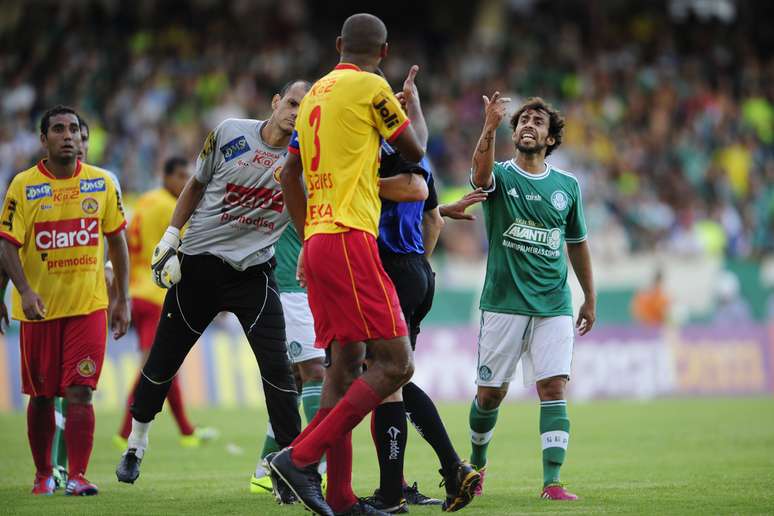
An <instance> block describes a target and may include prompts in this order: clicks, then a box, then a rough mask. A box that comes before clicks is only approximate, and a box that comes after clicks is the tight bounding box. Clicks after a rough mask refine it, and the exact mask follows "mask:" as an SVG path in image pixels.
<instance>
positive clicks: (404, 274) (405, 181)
mask: <svg viewBox="0 0 774 516" xmlns="http://www.w3.org/2000/svg"><path fill="white" fill-rule="evenodd" d="M417 70H418V67H416V66H414V67H412V68H411V70H410V71H409V75H408V77H407V78H406V80H405V81H404V83H403V90H402V91H401V92H399V93H398V94H397V95H396V96H397V97H398V99H399V100H400V101H401V103H402V104H403V105H404V106H406V105H407V104H409V103H416V106H415V107H414V108H413V110H414V111H417V110H419V109H420V107H419V92H418V90H417V87H416V84H415V80H414V79H415V76H416V73H417ZM421 122H422V121H421V120H419V121H418V123H415V124H414V125H415V126H416V127H417V128H418V130H417V133H418V134H420V135H422V137H424V138H425V139H423V140H421V141H422V143H423V144H425V143H426V141H427V140H426V137H427V130H426V127H424V126H421V125H420V124H421ZM381 152H382V156H381V163H380V165H379V178H380V179H379V181H380V184H381V188H380V196H381V197H382V211H381V215H380V220H379V238H378V240H377V243H378V246H379V255H380V257H381V260H382V263H383V264H384V270H385V271H386V272H387V275H388V276H389V277H390V279H391V280H392V281H393V283H394V284H395V289H396V292H397V294H398V299H399V301H400V305H401V309H402V311H403V316H404V318H405V320H406V324H407V325H408V330H409V340H410V342H411V348H412V352H413V351H414V349H415V348H416V343H417V337H418V335H419V329H420V324H421V322H422V320H423V319H424V317H425V316H426V315H427V314H428V312H429V311H430V308H431V307H432V304H433V295H434V293H435V274H434V273H433V270H432V268H431V267H430V264H429V262H428V261H427V259H426V256H427V253H432V251H433V248H434V247H435V243H436V241H437V239H438V233H439V232H440V227H441V225H442V224H443V220H442V219H440V217H441V216H440V208H439V206H438V198H437V195H436V192H435V188H434V180H433V175H432V173H431V168H430V163H429V161H428V160H427V158H423V159H422V160H421V161H420V162H419V163H412V162H410V161H407V160H406V159H404V158H403V157H402V156H401V155H400V153H399V152H397V151H396V150H395V149H393V148H392V147H391V146H390V145H389V144H388V143H386V142H384V143H382V151H381ZM413 183H419V184H421V185H423V186H426V189H427V192H428V194H429V195H428V196H427V198H426V199H425V198H420V199H416V198H411V197H410V196H408V195H405V193H404V192H405V191H406V190H408V189H409V188H410V187H411V185H412V184H413ZM388 184H390V187H389V188H388V187H387V185H388ZM477 195H479V196H483V197H484V198H485V197H486V194H482V193H481V192H477ZM439 220H440V222H439ZM426 233H427V234H426ZM425 241H427V242H428V244H427V246H425ZM407 415H408V417H409V419H410V420H411V422H412V423H413V424H414V426H415V427H416V428H417V431H418V432H419V434H420V435H421V436H422V437H423V438H424V439H425V440H426V441H427V442H428V443H429V444H430V445H431V446H432V447H433V450H434V451H435V452H436V455H437V456H438V458H439V461H440V463H441V470H440V473H441V476H442V477H443V478H444V479H445V480H446V482H445V483H446V485H447V486H448V487H449V489H450V491H448V492H447V496H446V500H445V501H444V502H442V501H441V500H436V499H434V498H429V497H427V496H425V495H423V494H422V493H420V492H419V489H418V488H417V484H416V483H414V485H413V486H409V485H408V484H407V483H406V482H405V480H404V475H403V464H404V456H405V450H406V443H407V435H408V432H407V425H406V416H407ZM371 434H372V437H373V440H374V444H375V445H376V451H377V456H378V458H379V472H380V475H379V488H378V489H377V490H376V492H375V493H374V494H373V496H370V497H368V498H367V500H368V503H369V504H371V505H372V506H374V507H376V508H378V509H380V510H382V511H384V512H388V513H401V512H406V511H407V510H408V508H407V505H440V504H443V510H444V511H447V512H453V511H457V510H460V509H462V508H463V507H465V506H466V505H467V504H468V503H470V501H471V500H472V498H473V490H472V489H470V490H467V491H463V492H462V493H460V492H459V491H458V490H456V489H455V486H456V485H458V484H460V483H461V482H464V481H465V479H468V480H467V481H468V483H471V482H472V481H474V479H476V478H477V477H479V474H478V473H477V472H475V471H474V470H473V468H472V467H471V466H470V465H469V464H466V463H464V462H463V461H461V460H460V458H459V455H457V452H456V451H455V450H454V446H453V445H452V443H451V439H449V436H448V434H447V432H446V428H445V427H444V424H443V421H442V420H441V418H440V415H439V414H438V410H437V409H436V407H435V404H434V403H433V401H432V400H431V399H430V397H429V396H428V395H427V394H426V393H425V392H424V391H423V390H422V389H421V388H420V387H419V386H418V385H416V384H415V383H413V382H408V383H407V384H405V385H404V386H403V387H402V388H401V389H399V390H398V391H397V392H395V393H393V394H391V395H390V396H388V397H387V398H385V400H384V401H383V402H382V403H381V404H380V405H379V406H378V407H376V409H375V410H374V412H373V415H372V420H371ZM448 479H454V481H451V482H449V481H448Z"/></svg>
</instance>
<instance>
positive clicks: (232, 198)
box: [222, 183, 285, 213]
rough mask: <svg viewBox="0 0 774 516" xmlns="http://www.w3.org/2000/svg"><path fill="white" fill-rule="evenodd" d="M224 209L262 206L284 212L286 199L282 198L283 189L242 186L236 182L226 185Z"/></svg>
mask: <svg viewBox="0 0 774 516" xmlns="http://www.w3.org/2000/svg"><path fill="white" fill-rule="evenodd" d="M223 204H224V207H223V210H222V211H228V210H230V209H233V208H237V207H241V208H248V209H251V210H252V209H255V208H262V209H265V210H274V211H276V212H277V213H282V209H283V208H284V207H285V201H284V200H283V198H282V190H272V189H271V188H263V187H251V186H242V185H237V184H234V183H228V184H227V185H226V195H224V196H223Z"/></svg>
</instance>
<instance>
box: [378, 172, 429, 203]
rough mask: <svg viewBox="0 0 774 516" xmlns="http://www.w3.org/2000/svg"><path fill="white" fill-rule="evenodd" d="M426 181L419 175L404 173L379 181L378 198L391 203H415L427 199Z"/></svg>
mask: <svg viewBox="0 0 774 516" xmlns="http://www.w3.org/2000/svg"><path fill="white" fill-rule="evenodd" d="M428 194H429V190H428V188H427V181H425V180H424V179H423V178H422V176H420V175H419V174H414V173H412V172H404V173H402V174H398V175H396V176H392V177H385V178H380V179H379V197H381V198H382V199H387V200H388V201H393V202H415V201H424V200H425V199H427V196H428Z"/></svg>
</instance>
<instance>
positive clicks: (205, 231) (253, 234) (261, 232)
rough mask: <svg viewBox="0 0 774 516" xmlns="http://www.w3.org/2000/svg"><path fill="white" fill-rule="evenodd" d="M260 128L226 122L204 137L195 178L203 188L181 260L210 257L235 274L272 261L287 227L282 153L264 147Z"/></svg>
mask: <svg viewBox="0 0 774 516" xmlns="http://www.w3.org/2000/svg"><path fill="white" fill-rule="evenodd" d="M263 124H264V122H263V121H261V120H240V119H234V118H230V119H228V120H225V121H224V122H222V123H221V124H220V125H219V126H218V127H216V128H215V130H214V131H212V132H211V133H210V134H209V135H208V136H207V139H206V140H205V142H204V147H203V148H202V151H201V153H199V158H198V159H197V160H196V174H195V176H194V177H195V178H196V180H197V181H199V182H200V183H202V184H204V185H207V186H206V188H205V190H204V196H203V197H202V200H201V201H200V202H199V206H197V208H196V210H195V211H194V213H193V215H192V216H191V220H190V223H189V226H188V230H187V231H186V232H185V235H184V236H183V244H182V246H181V248H180V250H181V251H182V252H183V253H184V254H211V255H214V256H217V257H219V258H221V259H223V260H225V261H226V262H227V263H228V264H230V265H231V266H232V267H234V268H235V269H238V270H245V269H246V268H247V267H250V266H252V265H258V264H261V263H264V262H266V261H268V260H269V259H271V257H272V256H274V243H275V242H276V241H277V240H278V239H279V237H280V235H281V234H282V230H283V229H285V226H287V225H288V222H289V221H290V217H289V215H288V213H287V210H286V209H285V203H284V201H283V199H282V190H281V189H280V183H279V171H280V169H281V168H282V164H283V163H284V162H285V156H286V154H287V148H285V147H283V148H278V147H269V146H268V145H266V143H265V142H264V141H263V139H262V138H261V131H260V130H261V127H262V126H263Z"/></svg>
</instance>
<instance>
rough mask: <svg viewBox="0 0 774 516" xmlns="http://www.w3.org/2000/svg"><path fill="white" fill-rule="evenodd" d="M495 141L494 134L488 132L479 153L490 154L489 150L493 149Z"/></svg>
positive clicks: (479, 147) (482, 140)
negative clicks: (493, 141)
mask: <svg viewBox="0 0 774 516" xmlns="http://www.w3.org/2000/svg"><path fill="white" fill-rule="evenodd" d="M493 139H494V135H493V134H492V131H489V132H487V133H486V134H485V135H484V137H483V138H482V139H481V145H479V146H478V153H479V154H484V153H487V152H489V149H491V148H492V140H493Z"/></svg>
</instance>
